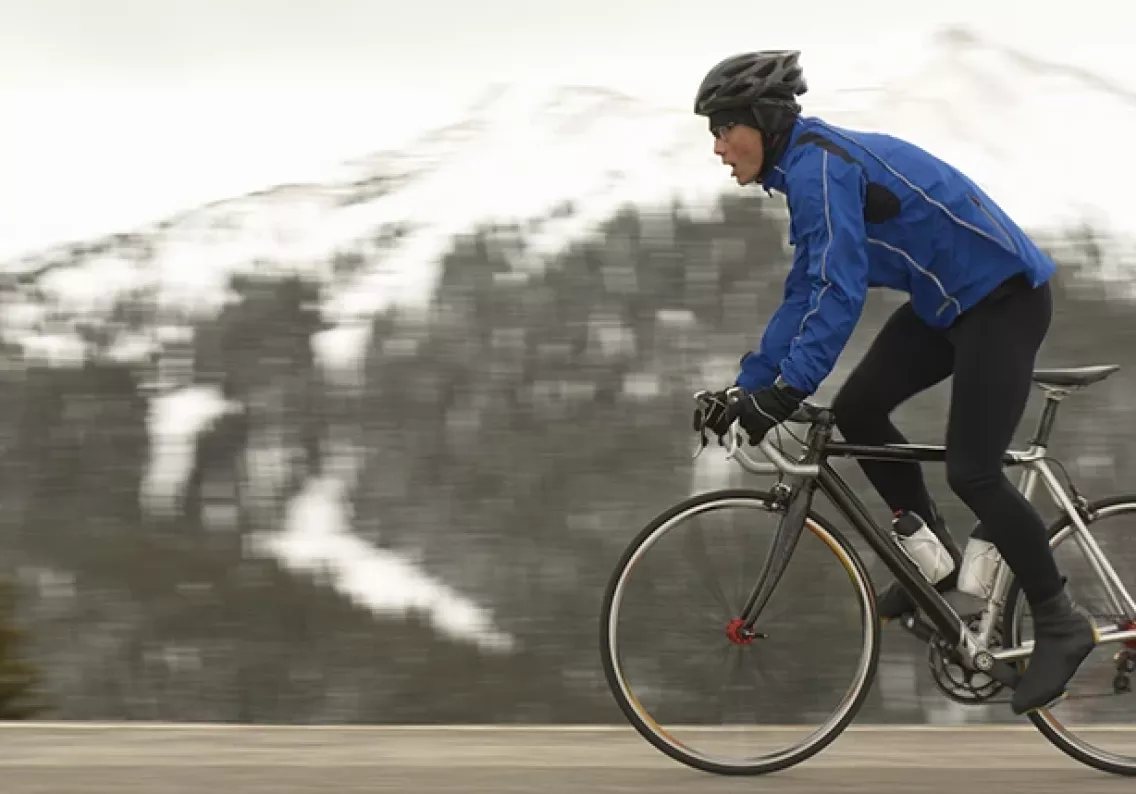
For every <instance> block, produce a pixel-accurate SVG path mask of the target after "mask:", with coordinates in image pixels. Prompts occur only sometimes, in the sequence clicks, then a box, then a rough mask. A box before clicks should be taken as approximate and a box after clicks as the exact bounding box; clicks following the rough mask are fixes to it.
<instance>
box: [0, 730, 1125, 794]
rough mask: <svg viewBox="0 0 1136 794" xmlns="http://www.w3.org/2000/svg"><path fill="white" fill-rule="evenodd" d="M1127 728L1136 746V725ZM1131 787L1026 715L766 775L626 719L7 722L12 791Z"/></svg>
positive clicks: (836, 753)
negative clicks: (666, 747) (648, 737)
mask: <svg viewBox="0 0 1136 794" xmlns="http://www.w3.org/2000/svg"><path fill="white" fill-rule="evenodd" d="M1128 734H1130V735H1131V737H1132V740H1133V743H1132V747H1133V748H1134V751H1136V725H1134V726H1133V727H1132V729H1131V730H1130V731H1128ZM980 786H986V787H987V789H986V790H988V791H989V790H991V789H990V788H989V787H991V786H998V787H1001V788H1002V790H1004V791H1028V792H1030V793H1031V794H1037V793H1038V792H1063V793H1064V792H1070V791H1075V792H1077V794H1096V793H1097V792H1118V793H1119V792H1131V791H1133V787H1134V781H1133V779H1131V778H1121V777H1115V776H1111V775H1106V774H1103V773H1100V772H1097V771H1095V770H1093V769H1090V768H1088V767H1084V766H1081V765H1079V764H1077V763H1076V762H1074V761H1073V760H1072V759H1069V758H1067V757H1066V756H1065V755H1064V754H1062V753H1060V752H1059V751H1057V750H1056V749H1055V748H1053V747H1051V746H1050V745H1049V744H1047V743H1046V742H1045V741H1044V739H1043V738H1042V737H1041V736H1040V735H1039V734H1037V733H1036V732H1035V731H1033V730H1032V729H1030V728H1025V729H1018V728H1017V727H1014V728H960V729H939V728H912V729H903V728H900V729H872V728H865V729H856V728H853V729H851V730H849V731H847V732H846V733H845V734H844V736H842V737H841V738H840V739H838V740H837V742H836V743H835V744H833V745H831V746H830V747H829V748H828V749H827V750H826V751H825V752H823V753H822V754H821V755H819V756H814V757H813V759H812V760H810V761H808V762H806V763H804V764H802V765H800V766H797V767H794V768H793V769H790V770H786V771H783V772H780V773H777V774H775V775H767V776H764V777H761V778H723V777H718V776H713V775H707V774H705V773H702V772H698V771H696V770H692V769H689V768H687V767H685V766H682V765H680V764H677V763H675V762H673V761H671V760H670V759H669V758H667V757H665V756H663V755H661V754H660V753H658V752H657V751H655V750H654V749H653V748H652V747H650V746H649V745H647V744H645V743H644V742H643V741H642V740H640V739H639V737H638V736H637V735H636V734H634V733H633V732H632V731H631V730H630V729H629V728H624V727H615V728H579V729H557V728H535V729H534V728H523V727H518V728H303V727H281V728H259V727H256V728H245V727H227V726H144V725H137V724H135V725H83V724H71V725H68V724H43V725H27V724H18V723H6V724H0V791H3V792H4V794H31V793H32V792H36V794H49V793H50V794H68V793H69V792H81V793H82V794H142V792H145V794H175V793H177V794H181V792H194V794H201V793H202V792H205V793H206V794H291V793H292V792H295V793H296V794H310V793H314V792H320V794H326V793H327V792H334V793H335V794H347V793H348V792H352V793H353V792H405V793H406V794H434V792H467V793H468V794H489V793H490V792H491V793H492V794H512V793H513V792H536V791H538V790H540V789H544V790H545V791H548V792H552V794H578V793H579V792H585V794H601V793H602V792H640V791H642V792H651V793H652V794H669V793H670V792H684V793H685V792H692V791H698V792H742V791H745V792H754V791H761V792H825V793H826V794H827V793H828V792H838V791H840V792H874V793H876V794H879V792H904V794H926V793H929V792H951V794H957V793H958V791H959V790H960V789H971V790H976V789H978V787H980Z"/></svg>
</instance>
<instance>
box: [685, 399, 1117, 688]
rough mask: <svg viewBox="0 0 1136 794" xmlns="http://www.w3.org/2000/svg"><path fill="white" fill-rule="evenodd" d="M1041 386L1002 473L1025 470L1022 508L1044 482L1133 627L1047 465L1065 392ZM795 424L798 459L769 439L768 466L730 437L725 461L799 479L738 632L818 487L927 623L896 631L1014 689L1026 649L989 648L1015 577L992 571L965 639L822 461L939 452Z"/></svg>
mask: <svg viewBox="0 0 1136 794" xmlns="http://www.w3.org/2000/svg"><path fill="white" fill-rule="evenodd" d="M1042 388H1043V389H1045V391H1046V392H1048V394H1047V398H1046V405H1045V410H1044V412H1043V413H1042V416H1041V419H1040V421H1039V424H1038V428H1037V431H1036V433H1035V435H1034V438H1033V439H1032V440H1031V442H1030V445H1029V448H1028V449H1026V450H1010V451H1007V452H1006V453H1005V454H1004V456H1003V463H1004V464H1005V465H1006V466H1007V467H1011V466H1018V467H1021V468H1022V469H1023V471H1022V475H1021V478H1020V480H1019V484H1018V488H1019V490H1020V491H1021V492H1022V494H1023V495H1024V496H1025V498H1026V499H1027V500H1032V497H1033V494H1034V491H1035V490H1036V486H1037V483H1038V481H1039V480H1040V481H1041V482H1042V484H1043V485H1044V486H1045V488H1046V490H1047V491H1048V492H1049V494H1050V497H1051V498H1052V499H1053V502H1054V504H1055V506H1056V507H1058V508H1059V509H1060V510H1062V511H1063V512H1065V513H1066V514H1067V515H1068V516H1069V519H1070V521H1071V522H1072V523H1073V525H1074V527H1075V533H1074V536H1075V539H1076V541H1077V544H1078V546H1079V547H1080V548H1081V551H1082V553H1084V554H1085V556H1086V557H1087V558H1088V560H1089V562H1090V564H1091V565H1092V568H1093V570H1094V572H1095V573H1096V575H1097V576H1098V577H1099V578H1100V580H1101V583H1102V584H1103V585H1104V588H1105V591H1106V592H1107V593H1108V597H1109V600H1110V602H1111V606H1112V608H1113V609H1114V611H1115V612H1116V614H1117V615H1118V616H1123V617H1125V618H1127V619H1128V620H1129V621H1132V620H1136V601H1133V598H1132V595H1131V594H1130V593H1129V592H1128V591H1127V589H1126V588H1125V587H1124V584H1123V582H1121V580H1120V578H1119V577H1118V576H1117V573H1116V571H1115V569H1114V568H1113V567H1112V565H1111V563H1110V562H1109V561H1108V559H1107V557H1106V556H1105V554H1104V552H1103V551H1102V550H1101V548H1100V546H1099V545H1098V544H1097V541H1096V539H1095V538H1094V537H1093V536H1092V533H1091V532H1089V530H1088V527H1087V521H1086V515H1087V513H1085V512H1084V502H1083V500H1074V499H1073V498H1071V497H1070V496H1069V494H1068V493H1067V492H1066V491H1065V489H1064V488H1063V487H1062V485H1061V483H1060V482H1059V481H1058V480H1057V478H1056V476H1055V475H1054V474H1053V471H1052V469H1051V468H1050V467H1049V465H1048V464H1047V463H1046V460H1045V458H1046V457H1047V455H1046V451H1047V448H1048V441H1049V435H1050V433H1051V431H1052V428H1053V423H1054V420H1055V416H1056V411H1057V406H1058V404H1059V402H1060V401H1061V399H1062V398H1063V397H1064V396H1065V395H1066V394H1067V393H1068V390H1067V389H1061V388H1056V387H1052V386H1043V387H1042ZM703 394H704V393H703V392H700V393H699V394H698V395H696V399H700V397H701V395H703ZM793 419H795V420H801V421H805V422H807V423H808V424H809V431H808V434H807V439H806V441H805V453H804V455H803V456H802V457H801V459H799V460H797V461H793V460H790V459H789V458H787V457H786V456H785V455H784V454H783V453H782V452H781V450H780V449H778V448H777V447H776V446H774V445H773V444H772V442H770V441H769V438H768V436H767V437H766V438H764V439H763V440H762V441H761V442H759V444H758V445H757V447H758V449H760V450H761V452H762V453H763V454H764V455H765V456H766V457H767V458H768V459H769V461H770V463H769V464H762V463H759V462H757V461H754V460H753V459H752V458H750V457H749V456H748V455H747V454H746V453H745V452H744V451H743V447H742V444H741V438H740V431H739V430H738V429H737V428H736V426H735V427H734V428H732V429H731V431H730V433H729V434H728V436H729V444H728V449H727V457H729V458H733V459H735V460H737V461H738V463H739V464H740V465H741V466H742V468H744V469H746V470H747V471H750V472H753V473H755V474H772V473H780V474H783V475H789V476H791V477H794V478H796V479H797V480H798V481H799V485H798V487H795V488H792V487H791V488H790V489H789V494H790V496H789V502H788V506H787V510H786V512H785V515H784V517H783V518H782V520H781V522H780V526H779V528H778V530H777V535H776V537H775V539H774V543H773V547H772V549H771V550H770V553H769V556H768V557H767V558H766V561H765V565H764V567H763V570H762V572H761V574H760V575H759V578H758V581H757V583H756V585H755V587H754V590H753V593H752V594H751V596H750V598H749V600H748V601H747V603H746V606H745V608H744V609H743V612H742V616H741V617H742V618H743V620H744V623H743V628H744V630H746V631H752V630H753V626H754V624H755V623H756V622H757V619H758V617H759V616H760V614H761V610H762V609H763V608H764V606H765V603H766V602H767V601H768V599H769V596H770V595H771V594H772V592H773V589H774V587H775V586H776V585H777V583H778V581H780V579H781V576H782V574H783V573H784V571H785V568H786V567H787V565H788V562H789V559H790V557H791V556H792V553H793V550H794V549H795V548H796V544H797V540H798V539H799V538H800V534H801V531H802V530H803V529H804V526H805V520H806V518H807V515H808V512H809V510H810V509H811V507H812V501H813V498H814V496H815V492H816V491H817V490H818V489H819V490H820V491H821V492H823V493H824V494H825V496H827V497H828V499H829V501H830V502H832V504H833V506H834V507H835V508H836V509H837V510H838V511H839V512H840V513H842V514H843V515H844V517H845V519H847V520H848V522H849V523H850V524H851V525H852V526H853V527H854V528H855V529H856V531H857V532H858V533H859V534H860V535H861V536H862V537H863V538H864V540H865V541H866V542H867V543H868V545H869V546H870V547H871V548H872V550H873V551H874V552H875V553H876V554H877V555H879V557H880V559H881V560H882V561H883V562H884V564H885V565H886V566H887V568H888V570H889V571H891V573H892V575H893V576H895V578H896V579H897V580H898V581H899V582H900V583H901V584H902V585H903V586H904V588H905V589H906V590H907V591H908V593H910V594H911V597H912V599H913V600H914V601H915V603H916V604H917V605H918V607H919V608H920V609H921V611H922V612H923V613H924V614H925V615H926V616H927V618H928V619H929V620H930V625H927V624H926V623H924V622H922V621H920V620H918V619H916V618H914V617H910V618H908V619H907V620H906V621H905V623H904V625H905V626H906V627H907V628H908V629H909V630H911V631H912V632H913V633H915V634H916V635H917V636H920V637H922V638H923V639H927V640H929V639H930V638H931V636H932V632H937V633H938V635H939V637H940V638H941V640H942V641H943V642H944V643H946V645H947V646H948V647H949V648H951V649H952V650H954V651H955V652H956V654H957V655H958V656H959V659H960V661H962V662H963V663H964V664H965V665H967V666H969V667H971V668H972V669H976V670H980V671H982V672H984V673H986V674H988V675H990V676H991V677H992V678H994V679H995V680H997V681H999V682H1000V683H1002V684H1004V685H1006V686H1008V687H1011V688H1013V687H1015V686H1016V685H1017V682H1018V679H1019V673H1018V672H1017V670H1016V668H1015V667H1014V666H1012V665H1011V664H1009V662H1010V661H1012V660H1015V659H1021V658H1024V657H1028V656H1029V654H1030V653H1031V652H1032V647H1033V642H1032V641H1027V642H1024V643H1022V644H1021V645H1020V646H1016V647H1012V648H1001V649H996V650H994V651H991V650H988V646H989V644H990V641H991V638H992V637H993V633H994V630H995V628H996V627H997V625H998V622H999V621H1000V619H1001V614H1002V609H1003V608H1004V606H1005V603H1006V598H1007V596H1008V594H1009V588H1010V583H1011V579H1012V576H1013V574H1012V572H1011V571H1010V570H1009V566H1008V565H1007V564H1006V563H1005V562H1004V561H1003V562H1002V563H1001V564H1000V566H999V569H998V572H997V575H996V578H995V582H994V585H993V587H992V592H991V594H990V596H989V597H988V598H987V599H986V601H985V604H984V607H983V610H982V613H981V620H980V625H979V628H978V631H977V632H973V631H971V630H970V628H969V627H968V626H967V625H966V623H965V622H964V621H963V620H962V618H961V617H960V616H959V614H958V613H957V612H956V611H955V609H954V608H953V607H952V606H951V605H950V603H949V602H948V601H947V600H946V599H945V598H944V597H943V596H942V595H940V594H939V592H938V591H937V590H935V588H934V587H933V586H932V585H931V583H930V582H929V581H928V580H927V579H926V578H925V577H924V576H923V574H922V573H921V572H920V570H919V568H918V567H917V566H916V565H915V563H914V561H913V560H912V559H911V558H910V557H909V556H908V555H907V554H906V552H904V551H903V549H902V547H900V546H899V544H898V543H897V542H896V540H895V539H894V538H893V537H892V535H891V533H890V532H889V531H888V530H887V529H885V528H884V527H882V526H880V524H879V523H878V522H877V521H876V520H875V519H874V518H873V517H872V515H871V512H870V511H869V509H868V508H867V507H866V506H865V505H864V503H863V501H861V500H860V498H859V497H857V496H856V494H855V492H854V491H853V490H852V488H851V487H850V486H849V485H848V483H847V482H846V481H845V480H844V479H843V478H842V477H841V476H840V475H839V474H838V473H837V472H836V471H835V470H834V469H833V468H832V466H831V465H830V463H829V460H830V459H831V458H854V459H875V460H886V461H895V462H904V461H906V462H911V463H923V462H928V463H930V462H939V463H942V462H945V461H946V447H945V445H933V444H887V445H881V446H871V445H860V444H849V443H845V442H839V441H832V440H831V437H832V427H833V421H834V420H833V416H832V412H831V410H830V409H828V408H824V407H820V406H815V405H811V404H808V403H806V404H805V405H804V406H802V408H801V410H800V411H798V413H797V415H795V416H794V417H793ZM1128 625H1131V624H1128ZM1098 629H1099V630H1100V641H1101V643H1102V644H1103V643H1109V642H1126V641H1130V640H1136V630H1132V629H1124V630H1121V629H1120V627H1119V626H1118V625H1112V626H1098Z"/></svg>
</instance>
